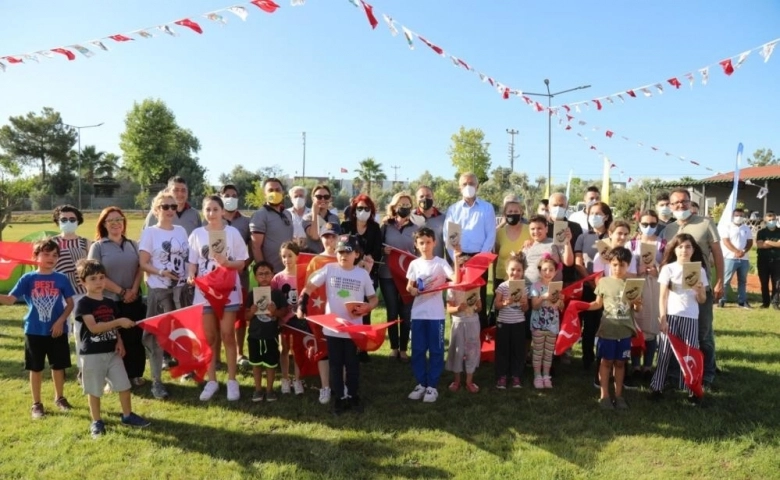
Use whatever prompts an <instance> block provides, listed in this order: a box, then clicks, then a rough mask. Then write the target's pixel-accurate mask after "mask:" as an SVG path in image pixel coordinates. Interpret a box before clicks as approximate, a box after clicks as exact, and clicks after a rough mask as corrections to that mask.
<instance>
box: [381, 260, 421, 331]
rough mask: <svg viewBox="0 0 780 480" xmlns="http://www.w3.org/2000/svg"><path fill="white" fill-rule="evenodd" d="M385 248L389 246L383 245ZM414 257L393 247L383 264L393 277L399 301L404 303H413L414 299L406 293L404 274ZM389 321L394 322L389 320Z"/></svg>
mask: <svg viewBox="0 0 780 480" xmlns="http://www.w3.org/2000/svg"><path fill="white" fill-rule="evenodd" d="M385 246H386V247H390V245H387V244H385ZM415 258H417V257H415V256H414V255H413V254H411V253H409V252H406V251H404V250H400V249H398V248H395V247H390V253H389V254H388V255H387V258H386V259H385V262H387V268H389V269H390V275H392V276H393V283H395V288H396V289H397V290H398V293H400V294H401V300H402V301H403V302H404V303H411V302H412V301H414V297H412V295H411V294H410V293H409V292H407V291H406V284H407V280H406V272H407V271H408V270H409V264H410V263H412V260H414V259H415ZM390 320H395V319H394V318H391V319H390Z"/></svg>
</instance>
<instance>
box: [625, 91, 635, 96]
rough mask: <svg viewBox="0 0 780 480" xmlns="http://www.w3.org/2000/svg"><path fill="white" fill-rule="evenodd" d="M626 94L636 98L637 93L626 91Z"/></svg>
mask: <svg viewBox="0 0 780 480" xmlns="http://www.w3.org/2000/svg"><path fill="white" fill-rule="evenodd" d="M626 93H627V94H628V95H629V96H631V97H634V98H636V93H634V91H633V90H626Z"/></svg>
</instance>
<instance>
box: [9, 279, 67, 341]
mask: <svg viewBox="0 0 780 480" xmlns="http://www.w3.org/2000/svg"><path fill="white" fill-rule="evenodd" d="M10 295H11V296H12V297H16V298H22V299H24V301H25V303H27V306H28V308H29V309H28V310H27V314H26V315H25V316H24V333H25V334H26V335H41V336H49V335H51V327H52V325H53V324H54V322H55V321H56V320H57V319H58V318H60V315H62V312H64V311H65V299H68V298H70V297H72V296H73V295H74V293H73V287H71V286H70V280H68V277H66V276H65V275H63V274H62V273H57V272H53V273H49V274H42V273H38V272H30V273H25V274H24V275H22V278H20V279H19V281H18V282H16V285H15V286H14V288H13V290H11V293H10ZM62 333H63V335H67V333H68V322H65V324H64V325H63V326H62Z"/></svg>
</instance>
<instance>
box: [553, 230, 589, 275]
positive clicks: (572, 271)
mask: <svg viewBox="0 0 780 480" xmlns="http://www.w3.org/2000/svg"><path fill="white" fill-rule="evenodd" d="M566 221H567V222H568V223H569V230H571V241H570V242H569V244H570V245H571V251H572V252H574V245H575V244H576V243H577V239H578V238H579V236H580V235H582V225H580V224H579V223H577V222H572V221H571V220H566ZM553 226H554V224H552V223H548V225H547V227H548V228H547V238H553V234H554V232H553V230H554V228H553ZM561 255H563V250H561ZM561 274H562V275H563V284H564V285H569V284H571V283H574V282H576V281H577V269H576V267H575V266H574V264H572V266H570V267H567V266H566V265H564V266H563V270H562V271H561Z"/></svg>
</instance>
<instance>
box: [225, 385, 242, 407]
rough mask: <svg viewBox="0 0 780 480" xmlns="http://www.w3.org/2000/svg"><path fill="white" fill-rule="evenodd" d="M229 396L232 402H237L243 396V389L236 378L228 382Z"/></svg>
mask: <svg viewBox="0 0 780 480" xmlns="http://www.w3.org/2000/svg"><path fill="white" fill-rule="evenodd" d="M227 398H228V401H230V402H235V401H236V400H238V399H239V398H241V390H240V389H239V388H238V382H237V381H236V380H228V382H227Z"/></svg>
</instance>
